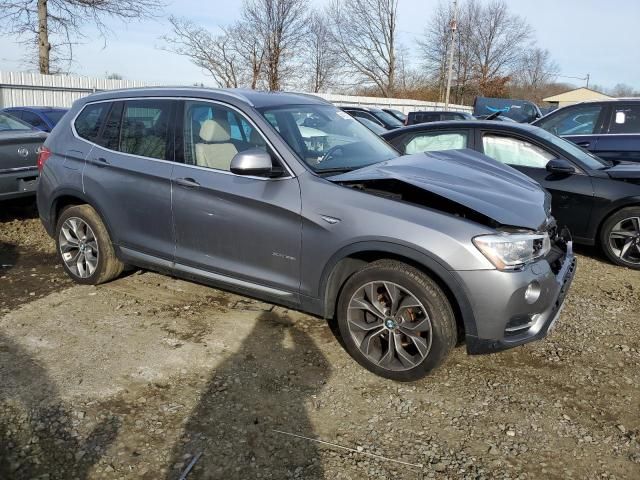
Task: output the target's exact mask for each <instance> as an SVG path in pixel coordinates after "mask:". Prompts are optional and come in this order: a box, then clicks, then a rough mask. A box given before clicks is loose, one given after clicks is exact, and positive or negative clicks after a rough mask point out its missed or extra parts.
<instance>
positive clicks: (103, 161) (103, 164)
mask: <svg viewBox="0 0 640 480" xmlns="http://www.w3.org/2000/svg"><path fill="white" fill-rule="evenodd" d="M93 163H94V164H96V165H97V166H98V167H108V166H109V165H110V163H109V160H107V159H106V158H104V157H98V158H94V159H93Z"/></svg>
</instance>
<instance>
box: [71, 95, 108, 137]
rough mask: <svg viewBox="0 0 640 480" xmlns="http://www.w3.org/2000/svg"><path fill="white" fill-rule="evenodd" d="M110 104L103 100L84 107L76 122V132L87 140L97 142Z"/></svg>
mask: <svg viewBox="0 0 640 480" xmlns="http://www.w3.org/2000/svg"><path fill="white" fill-rule="evenodd" d="M110 105H111V104H110V103H108V102H102V103H93V104H89V105H87V106H86V107H84V109H83V110H82V112H80V115H78V118H76V121H75V122H74V126H75V129H76V133H77V134H78V135H79V136H80V137H81V138H84V139H85V140H89V141H90V142H96V140H97V139H98V135H99V134H100V129H101V128H102V125H103V124H104V120H105V117H106V116H107V111H108V110H109V106H110Z"/></svg>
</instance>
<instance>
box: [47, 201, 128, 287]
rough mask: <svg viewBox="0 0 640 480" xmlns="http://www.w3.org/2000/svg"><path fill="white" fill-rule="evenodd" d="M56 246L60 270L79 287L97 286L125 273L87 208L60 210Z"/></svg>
mask: <svg viewBox="0 0 640 480" xmlns="http://www.w3.org/2000/svg"><path fill="white" fill-rule="evenodd" d="M56 243H57V247H58V256H59V257H60V260H61V261H62V266H63V267H64V269H65V271H66V272H67V275H69V276H70V277H71V278H72V279H73V280H74V281H76V282H78V283H83V284H87V285H98V284H100V283H104V282H108V281H109V280H113V279H114V278H116V277H117V276H118V275H120V274H121V273H122V271H123V270H124V264H123V263H122V262H121V261H120V260H118V259H117V258H116V254H115V251H114V249H113V245H112V244H111V239H110V238H109V233H108V232H107V229H106V227H105V226H104V223H103V222H102V220H101V219H100V216H99V215H98V213H97V212H96V211H95V210H94V209H93V208H92V207H91V206H90V205H74V206H71V207H68V208H66V209H65V210H63V212H62V214H61V215H60V218H59V219H58V223H57V225H56Z"/></svg>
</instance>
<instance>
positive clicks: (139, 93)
mask: <svg viewBox="0 0 640 480" xmlns="http://www.w3.org/2000/svg"><path fill="white" fill-rule="evenodd" d="M131 97H134V98H138V97H139V98H144V97H186V98H203V99H211V100H228V101H230V102H231V103H244V104H246V105H249V106H252V107H255V108H263V107H277V106H282V105H314V104H321V105H327V104H330V103H329V102H328V101H326V100H324V99H323V98H320V97H317V96H315V95H309V94H303V93H290V92H267V91H260V90H250V89H241V88H202V87H144V88H127V89H123V90H108V91H104V92H99V93H94V94H92V95H89V96H87V97H84V98H83V99H81V100H80V102H82V103H90V102H95V101H101V100H117V99H120V98H131Z"/></svg>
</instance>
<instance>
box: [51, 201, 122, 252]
mask: <svg viewBox="0 0 640 480" xmlns="http://www.w3.org/2000/svg"><path fill="white" fill-rule="evenodd" d="M73 205H89V206H90V207H91V208H93V209H94V210H95V211H96V212H97V213H98V215H99V216H100V219H101V220H102V222H103V223H104V225H105V228H106V229H107V233H108V234H109V238H110V239H111V242H112V243H113V244H114V245H115V244H116V243H117V242H116V239H115V238H114V236H113V233H112V230H111V227H110V225H109V219H108V218H106V217H105V215H104V213H103V212H102V211H101V209H100V208H99V207H97V205H96V203H95V202H94V201H93V200H92V198H91V197H90V196H88V195H86V194H84V193H82V192H78V191H76V190H62V191H60V192H57V193H56V195H55V197H54V198H53V200H52V201H51V207H50V210H49V219H50V222H49V224H50V227H49V228H50V229H51V231H50V232H49V233H50V234H51V236H55V229H56V225H57V223H58V219H59V218H60V213H61V212H62V210H63V209H64V208H65V207H68V206H73Z"/></svg>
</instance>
